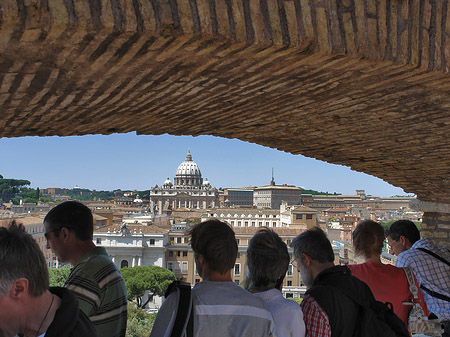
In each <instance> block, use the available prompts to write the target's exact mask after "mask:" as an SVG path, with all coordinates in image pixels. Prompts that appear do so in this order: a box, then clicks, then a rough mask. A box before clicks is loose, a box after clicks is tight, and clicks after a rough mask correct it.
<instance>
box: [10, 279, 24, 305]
mask: <svg viewBox="0 0 450 337" xmlns="http://www.w3.org/2000/svg"><path fill="white" fill-rule="evenodd" d="M8 294H9V295H10V297H11V298H13V299H16V300H19V299H22V298H23V297H24V296H25V295H27V294H28V280H27V279H26V278H24V277H22V278H20V279H18V280H16V281H15V282H14V283H13V285H12V286H11V288H10V289H9V292H8Z"/></svg>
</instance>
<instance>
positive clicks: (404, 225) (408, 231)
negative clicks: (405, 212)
mask: <svg viewBox="0 0 450 337" xmlns="http://www.w3.org/2000/svg"><path fill="white" fill-rule="evenodd" d="M385 234H386V236H390V237H391V239H392V240H394V241H398V240H399V239H400V236H402V235H403V236H404V237H406V238H407V239H408V240H409V241H410V242H411V244H414V243H415V242H416V241H419V240H420V232H419V230H418V229H417V226H416V224H415V223H414V222H412V221H409V220H397V221H395V222H393V223H392V224H391V225H390V226H389V228H388V229H386V233H385Z"/></svg>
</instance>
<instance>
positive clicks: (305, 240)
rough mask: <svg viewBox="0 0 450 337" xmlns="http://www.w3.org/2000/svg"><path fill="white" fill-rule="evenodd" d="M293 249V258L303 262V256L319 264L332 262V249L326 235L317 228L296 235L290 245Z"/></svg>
mask: <svg viewBox="0 0 450 337" xmlns="http://www.w3.org/2000/svg"><path fill="white" fill-rule="evenodd" d="M291 247H294V256H295V257H296V258H297V259H300V260H303V254H306V255H308V256H309V257H310V258H311V259H313V260H315V261H318V262H320V263H327V262H333V261H334V253H333V247H331V243H330V240H328V238H327V236H326V234H325V233H324V231H323V230H321V229H320V228H319V227H315V228H312V229H308V230H307V231H306V232H303V233H302V234H300V235H298V236H297V237H296V238H295V239H294V241H293V242H292V244H291Z"/></svg>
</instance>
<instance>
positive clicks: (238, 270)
mask: <svg viewBox="0 0 450 337" xmlns="http://www.w3.org/2000/svg"><path fill="white" fill-rule="evenodd" d="M240 275H241V264H240V263H236V264H235V265H234V276H240Z"/></svg>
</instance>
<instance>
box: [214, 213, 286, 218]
mask: <svg viewBox="0 0 450 337" xmlns="http://www.w3.org/2000/svg"><path fill="white" fill-rule="evenodd" d="M211 216H212V217H214V218H218V217H220V218H277V217H278V215H277V214H241V215H239V214H237V213H235V214H234V215H231V214H230V213H228V215H225V214H223V213H222V214H220V215H219V214H217V213H211Z"/></svg>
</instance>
